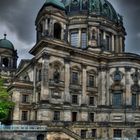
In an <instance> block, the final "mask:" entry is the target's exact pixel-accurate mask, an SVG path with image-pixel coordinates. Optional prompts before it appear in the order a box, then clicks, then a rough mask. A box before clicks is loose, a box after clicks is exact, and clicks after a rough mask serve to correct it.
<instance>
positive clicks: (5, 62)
mask: <svg viewBox="0 0 140 140" xmlns="http://www.w3.org/2000/svg"><path fill="white" fill-rule="evenodd" d="M8 65H9V60H8V58H3V60H2V67H5V68H7V67H8Z"/></svg>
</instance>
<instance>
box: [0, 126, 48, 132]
mask: <svg viewBox="0 0 140 140" xmlns="http://www.w3.org/2000/svg"><path fill="white" fill-rule="evenodd" d="M0 131H47V126H45V125H0Z"/></svg>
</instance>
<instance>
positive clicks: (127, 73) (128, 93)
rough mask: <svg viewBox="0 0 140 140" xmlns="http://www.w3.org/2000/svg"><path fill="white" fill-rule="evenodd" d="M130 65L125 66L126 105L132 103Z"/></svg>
mask: <svg viewBox="0 0 140 140" xmlns="http://www.w3.org/2000/svg"><path fill="white" fill-rule="evenodd" d="M130 70H131V68H130V67H125V85H126V87H125V88H126V91H125V105H126V106H130V105H131V100H132V99H131V97H132V94H131V83H130V79H131V75H130Z"/></svg>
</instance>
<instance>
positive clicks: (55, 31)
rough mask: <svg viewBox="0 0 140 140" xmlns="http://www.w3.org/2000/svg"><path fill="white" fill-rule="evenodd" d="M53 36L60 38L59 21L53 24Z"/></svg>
mask: <svg viewBox="0 0 140 140" xmlns="http://www.w3.org/2000/svg"><path fill="white" fill-rule="evenodd" d="M54 38H56V39H61V25H60V24H59V23H55V24H54Z"/></svg>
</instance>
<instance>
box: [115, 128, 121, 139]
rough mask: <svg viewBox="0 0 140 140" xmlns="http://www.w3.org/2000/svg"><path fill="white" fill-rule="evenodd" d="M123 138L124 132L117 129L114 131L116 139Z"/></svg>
mask: <svg viewBox="0 0 140 140" xmlns="http://www.w3.org/2000/svg"><path fill="white" fill-rule="evenodd" d="M121 137H122V130H120V129H115V130H114V138H121Z"/></svg>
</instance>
